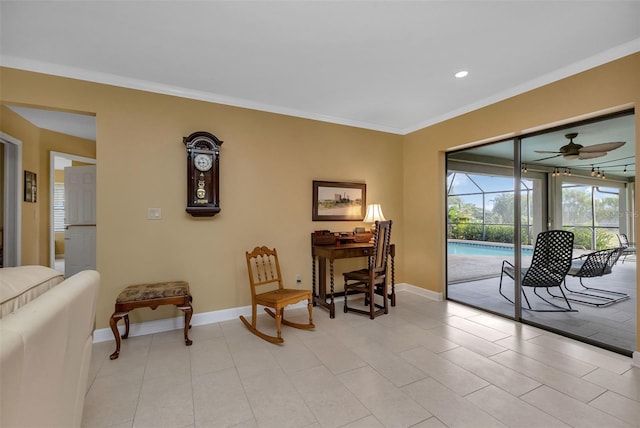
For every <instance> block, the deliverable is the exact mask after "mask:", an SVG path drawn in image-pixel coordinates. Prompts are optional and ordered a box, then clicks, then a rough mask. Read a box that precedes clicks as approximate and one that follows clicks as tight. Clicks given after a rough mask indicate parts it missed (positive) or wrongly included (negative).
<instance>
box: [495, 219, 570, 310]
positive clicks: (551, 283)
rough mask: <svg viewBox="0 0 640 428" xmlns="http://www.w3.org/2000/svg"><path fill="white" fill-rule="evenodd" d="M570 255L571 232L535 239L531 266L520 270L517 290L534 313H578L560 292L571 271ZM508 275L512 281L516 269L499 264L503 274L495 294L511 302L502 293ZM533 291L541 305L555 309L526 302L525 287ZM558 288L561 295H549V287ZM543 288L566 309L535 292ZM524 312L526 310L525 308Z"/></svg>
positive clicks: (551, 233)
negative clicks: (503, 280) (564, 303)
mask: <svg viewBox="0 0 640 428" xmlns="http://www.w3.org/2000/svg"><path fill="white" fill-rule="evenodd" d="M572 256H573V233H572V232H568V231H565V230H549V231H546V232H540V233H539V234H538V236H537V238H536V243H535V247H534V248H533V257H532V259H531V265H530V266H529V267H528V268H522V269H521V270H520V285H521V287H520V289H521V290H522V296H523V297H524V300H525V301H526V302H527V307H528V308H529V310H531V311H535V312H577V310H575V309H573V308H572V307H571V303H569V300H567V296H566V295H565V294H564V291H563V290H562V283H563V281H564V278H565V276H566V275H567V273H568V272H569V269H570V268H571V261H572ZM504 275H507V276H508V277H509V278H511V279H515V278H516V269H515V266H514V265H513V264H512V263H510V262H509V261H507V260H504V261H503V262H502V272H501V274H500V286H499V288H498V291H499V293H500V295H502V297H504V298H505V299H507V300H508V301H509V302H511V303H513V301H512V300H511V299H510V298H508V297H507V296H506V295H505V294H504V293H503V292H502V278H503V276H504ZM527 287H531V288H533V293H534V294H535V295H536V296H538V297H539V298H540V299H542V300H543V301H544V302H546V303H548V304H549V305H551V306H554V307H556V308H558V309H533V308H532V307H531V304H530V303H529V299H528V297H527V294H526V293H525V291H524V290H525V288H527ZM552 287H558V289H559V290H560V293H562V296H556V295H553V294H551V292H550V291H549V288H552ZM541 288H544V289H545V290H546V291H547V294H549V296H551V297H562V298H564V301H565V302H566V304H567V306H566V307H562V306H560V305H557V304H555V303H552V302H550V301H549V300H547V299H545V298H544V297H542V296H541V295H540V294H538V289H541ZM525 309H526V308H525Z"/></svg>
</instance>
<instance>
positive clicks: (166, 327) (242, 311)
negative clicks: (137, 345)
mask: <svg viewBox="0 0 640 428" xmlns="http://www.w3.org/2000/svg"><path fill="white" fill-rule="evenodd" d="M396 292H400V293H402V292H408V293H415V294H419V295H421V296H424V297H426V298H428V299H431V300H437V301H442V293H437V292H435V291H431V290H425V289H424V288H420V287H416V286H415V285H411V284H407V283H399V284H396ZM335 300H336V302H340V301H342V298H341V297H338V298H336V299H335ZM306 306H307V305H306V303H304V302H301V303H298V304H296V305H291V306H290V308H291V309H295V308H305V307H306ZM240 315H244V316H249V317H250V316H251V306H242V307H239V308H231V309H221V310H219V311H211V312H204V313H199V314H194V315H193V317H191V325H205V324H213V323H217V322H222V321H229V320H233V319H238V317H239V316H240ZM121 324H122V323H121ZM182 328H184V316H178V317H175V318H165V319H162V320H155V321H145V322H141V323H135V324H131V325H130V326H129V337H135V336H144V335H147V334H154V333H162V332H164V331H171V330H178V329H182ZM118 330H119V331H120V334H123V333H124V325H120V326H118ZM109 340H114V338H113V332H112V331H111V329H110V328H101V329H98V330H95V331H94V332H93V343H98V342H106V341H109Z"/></svg>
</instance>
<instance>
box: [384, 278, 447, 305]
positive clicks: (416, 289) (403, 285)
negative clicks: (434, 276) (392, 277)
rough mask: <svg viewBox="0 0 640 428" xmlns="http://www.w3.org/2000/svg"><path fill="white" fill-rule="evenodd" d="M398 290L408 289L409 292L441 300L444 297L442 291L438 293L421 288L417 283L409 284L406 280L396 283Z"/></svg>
mask: <svg viewBox="0 0 640 428" xmlns="http://www.w3.org/2000/svg"><path fill="white" fill-rule="evenodd" d="M396 291H408V292H409V293H414V294H419V295H420V296H422V297H426V298H427V299H431V300H436V301H438V302H441V301H442V299H443V297H442V293H438V292H437V291H431V290H427V289H426V288H420V287H417V286H415V285H411V284H407V283H406V282H401V283H399V284H396Z"/></svg>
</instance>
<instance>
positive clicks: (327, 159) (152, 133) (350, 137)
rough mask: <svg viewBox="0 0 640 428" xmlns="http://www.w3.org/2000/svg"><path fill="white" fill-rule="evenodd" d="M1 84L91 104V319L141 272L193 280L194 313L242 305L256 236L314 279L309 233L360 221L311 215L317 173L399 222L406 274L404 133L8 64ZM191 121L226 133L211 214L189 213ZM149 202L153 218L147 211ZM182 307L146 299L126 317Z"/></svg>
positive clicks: (100, 320) (35, 97)
mask: <svg viewBox="0 0 640 428" xmlns="http://www.w3.org/2000/svg"><path fill="white" fill-rule="evenodd" d="M1 83H2V87H3V92H2V97H3V99H2V102H3V103H20V104H27V105H32V106H46V107H49V108H56V109H62V110H73V111H80V112H87V113H95V114H96V121H97V144H96V146H97V147H96V149H97V157H96V158H97V165H98V168H97V197H98V202H97V222H98V231H97V265H98V266H97V268H98V270H99V271H100V272H101V274H102V287H101V291H100V300H99V304H98V312H97V327H98V328H104V327H107V325H108V319H109V316H110V315H111V313H112V312H113V303H114V301H115V297H116V295H117V294H118V293H119V292H120V291H121V290H122V288H123V287H124V286H125V285H129V284H133V283H138V282H149V281H163V280H172V279H182V280H186V281H189V283H190V286H191V290H192V294H193V296H194V309H195V311H196V313H197V312H206V311H213V310H218V309H226V308H234V307H239V306H245V305H249V304H250V297H249V290H248V277H247V273H246V264H245V260H244V252H245V251H247V250H251V249H253V247H254V246H256V245H265V244H266V245H270V246H275V247H276V248H278V251H279V253H280V256H281V259H282V265H283V266H282V268H283V275H285V278H286V279H288V280H290V281H291V282H292V281H293V280H294V278H295V275H296V274H298V273H299V274H301V275H302V280H303V286H305V287H308V288H310V287H311V254H310V247H309V245H310V233H311V232H312V231H313V230H315V229H331V230H352V229H353V228H354V227H355V226H360V225H362V223H359V222H312V221H311V188H312V186H311V183H312V180H314V179H320V180H336V181H361V182H366V184H367V199H368V200H369V201H370V202H374V201H375V202H379V203H381V204H382V206H383V209H384V213H385V215H386V216H387V217H388V218H391V219H394V220H396V225H395V226H394V230H393V240H394V242H395V243H396V244H397V245H398V248H399V251H398V257H397V259H398V264H397V278H398V280H399V281H402V271H403V268H402V252H401V248H402V246H403V245H402V239H403V230H402V229H403V227H402V221H401V219H402V217H403V213H402V200H403V190H402V137H401V136H398V135H392V134H385V133H380V132H375V131H368V130H362V129H357V128H352V127H347V126H340V125H333V124H327V123H321V122H316V121H312V120H305V119H298V118H292V117H287V116H282V115H276V114H270V113H264V112H258V111H253V110H247V109H242V108H235V107H228V106H223V105H218V104H212V103H206V102H200V101H193V100H187V99H182V98H177V97H170V96H165V95H158V94H151V93H146V92H142V91H134V90H129V89H124V88H116V87H112V86H107V85H99V84H92V83H87V82H80V81H75V80H71V79H63V78H58V77H53V76H47V75H42V74H37V73H29V72H24V71H18V70H13V69H6V68H5V69H2V82H1ZM3 131H5V130H4V129H3ZM194 131H209V132H211V133H213V134H215V135H216V136H217V137H218V138H220V139H221V140H223V141H224V143H223V145H222V154H221V167H220V170H221V173H220V174H221V188H220V192H221V196H220V200H221V207H222V212H221V213H220V214H218V215H217V216H215V217H214V218H209V219H194V218H192V217H191V216H189V215H188V214H187V213H186V212H185V201H186V152H185V148H184V144H183V143H182V138H183V136H186V135H189V134H190V133H192V132H194ZM5 132H7V133H9V134H11V132H8V131H5ZM151 207H154V208H155V207H157V208H161V209H162V219H161V220H147V219H146V216H147V208H151ZM399 220H400V221H399ZM178 315H179V314H178V313H177V312H176V310H175V309H174V308H169V307H161V308H159V309H158V310H156V311H155V312H154V311H150V310H146V309H143V310H140V311H135V312H134V313H132V322H139V321H142V320H149V319H157V318H166V317H168V316H178Z"/></svg>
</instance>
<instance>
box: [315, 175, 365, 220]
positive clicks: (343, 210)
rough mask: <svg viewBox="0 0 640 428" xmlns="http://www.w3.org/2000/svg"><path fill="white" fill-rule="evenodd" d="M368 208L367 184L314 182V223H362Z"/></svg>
mask: <svg viewBox="0 0 640 428" xmlns="http://www.w3.org/2000/svg"><path fill="white" fill-rule="evenodd" d="M366 207H367V185H366V183H355V182H344V181H319V180H314V181H313V203H312V215H311V218H312V220H313V221H362V220H363V219H364V214H365V211H366Z"/></svg>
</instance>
